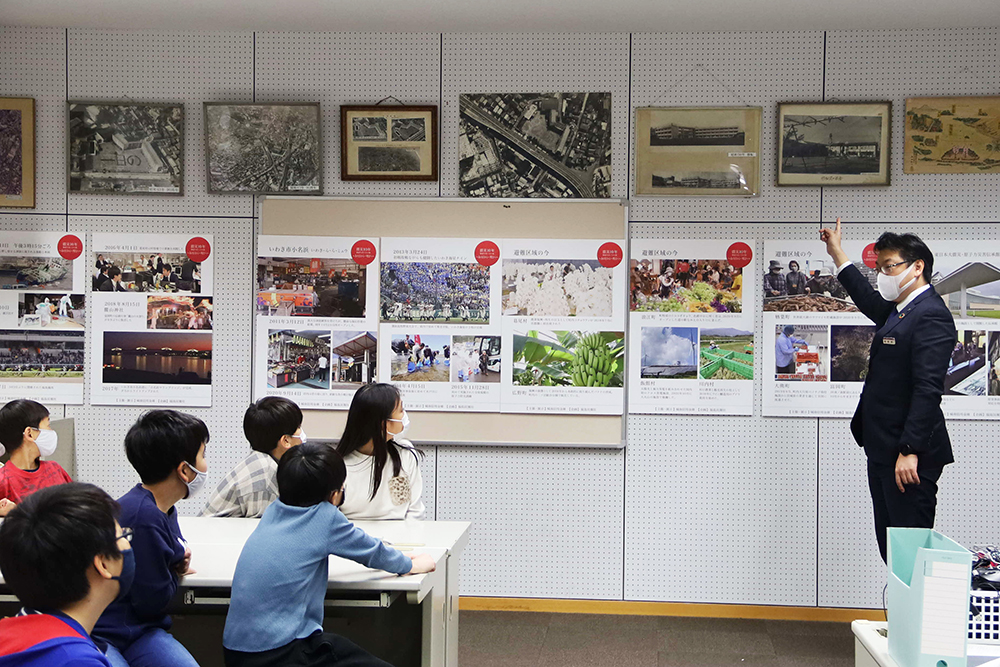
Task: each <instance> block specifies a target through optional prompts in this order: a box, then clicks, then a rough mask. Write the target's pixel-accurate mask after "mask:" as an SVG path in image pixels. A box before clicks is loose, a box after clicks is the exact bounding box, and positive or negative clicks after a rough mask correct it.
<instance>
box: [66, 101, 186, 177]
mask: <svg viewBox="0 0 1000 667" xmlns="http://www.w3.org/2000/svg"><path fill="white" fill-rule="evenodd" d="M67 107H68V110H69V114H68V133H69V143H68V145H69V160H68V171H67V183H68V185H67V188H68V190H69V192H76V193H85V194H114V195H135V194H142V195H150V194H156V195H182V194H184V106H183V105H181V104H139V103H135V102H68V103H67Z"/></svg>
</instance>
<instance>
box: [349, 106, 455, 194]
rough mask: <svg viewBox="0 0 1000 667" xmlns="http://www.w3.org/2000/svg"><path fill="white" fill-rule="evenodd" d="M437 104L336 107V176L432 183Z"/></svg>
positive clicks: (435, 176) (435, 162) (435, 172)
mask: <svg viewBox="0 0 1000 667" xmlns="http://www.w3.org/2000/svg"><path fill="white" fill-rule="evenodd" d="M437 113H438V108H437V107H434V106H422V107H421V106H388V107H387V106H358V105H348V106H342V107H340V179H341V180H343V181H436V180H437V179H438V125H437V118H438V116H437Z"/></svg>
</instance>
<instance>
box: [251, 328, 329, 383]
mask: <svg viewBox="0 0 1000 667" xmlns="http://www.w3.org/2000/svg"><path fill="white" fill-rule="evenodd" d="M330 336H331V332H330V331H314V330H308V329H306V330H303V329H270V330H268V332H267V386H268V387H272V388H274V389H283V388H284V389H313V390H320V391H326V390H328V389H329V388H330Z"/></svg>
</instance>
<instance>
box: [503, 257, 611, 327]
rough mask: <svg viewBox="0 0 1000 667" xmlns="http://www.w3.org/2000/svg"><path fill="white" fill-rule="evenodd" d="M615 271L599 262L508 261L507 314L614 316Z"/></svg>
mask: <svg viewBox="0 0 1000 667" xmlns="http://www.w3.org/2000/svg"><path fill="white" fill-rule="evenodd" d="M613 302H614V269H611V268H607V267H604V266H601V263H600V262H598V261H597V260H582V259H550V260H543V261H527V262H526V261H523V260H504V262H503V314H504V315H530V316H548V317H611V314H612V304H613Z"/></svg>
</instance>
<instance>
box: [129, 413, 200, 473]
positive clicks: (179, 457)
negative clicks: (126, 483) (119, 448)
mask: <svg viewBox="0 0 1000 667" xmlns="http://www.w3.org/2000/svg"><path fill="white" fill-rule="evenodd" d="M206 442H208V427H207V426H205V422H203V421H202V420H200V419H198V418H197V417H193V416H191V415H189V414H186V413H183V412H177V411H176V410H150V411H149V412H147V413H146V414H144V415H142V416H141V417H139V419H138V420H137V421H136V422H135V423H134V424H132V428H130V429H129V430H128V434H127V435H126V436H125V455H126V456H128V462H129V463H131V464H132V467H133V468H135V471H136V472H137V473H139V479H141V480H142V483H143V484H156V483H157V482H162V481H163V480H165V479H166V478H167V477H168V476H169V475H170V473H171V472H173V470H174V469H175V468H177V466H179V465H180V464H181V463H183V462H185V461H187V462H188V463H190V464H191V465H192V466H193V465H194V461H195V459H196V458H198V450H199V449H200V448H201V446H202V445H203V444H204V443H206Z"/></svg>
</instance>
